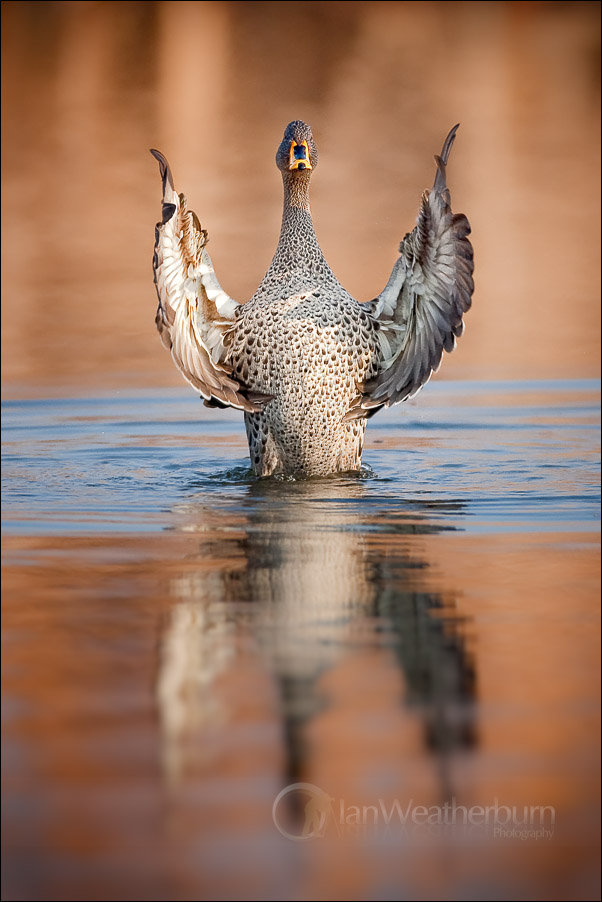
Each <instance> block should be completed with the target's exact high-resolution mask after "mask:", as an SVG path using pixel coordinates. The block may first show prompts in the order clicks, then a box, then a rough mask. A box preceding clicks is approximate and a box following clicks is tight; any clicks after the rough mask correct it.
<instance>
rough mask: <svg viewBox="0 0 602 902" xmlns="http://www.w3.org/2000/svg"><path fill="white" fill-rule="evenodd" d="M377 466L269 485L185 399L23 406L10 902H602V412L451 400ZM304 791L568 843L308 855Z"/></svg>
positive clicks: (7, 446) (572, 396)
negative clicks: (599, 858) (477, 820)
mask: <svg viewBox="0 0 602 902" xmlns="http://www.w3.org/2000/svg"><path fill="white" fill-rule="evenodd" d="M364 462H365V464H366V467H365V470H364V471H363V472H362V473H361V474H360V475H359V476H351V475H346V476H339V477H335V478H332V479H315V480H307V481H299V482H291V481H284V480H276V479H268V480H258V479H255V478H253V477H252V476H250V474H249V470H248V465H247V460H246V442H245V438H244V429H243V426H242V419H241V417H240V416H239V415H238V414H236V413H234V412H229V411H207V410H206V409H205V408H203V406H202V405H201V403H200V401H199V400H198V399H197V398H196V397H195V395H194V393H191V392H189V391H186V390H181V391H180V390H166V391H162V392H157V391H153V392H149V391H146V392H145V391H140V392H136V393H132V392H123V393H113V394H111V395H106V396H104V397H95V398H90V397H81V398H75V397H73V398H66V399H61V400H32V401H7V402H6V404H5V405H3V468H2V476H3V481H4V488H3V499H4V513H3V528H4V537H3V586H4V613H3V616H4V634H3V682H4V706H3V710H4V731H5V754H4V756H3V778H4V785H5V793H4V798H5V803H4V813H3V827H4V837H5V838H4V843H5V851H6V855H5V861H6V865H5V875H4V881H5V887H4V889H5V897H6V898H19V899H33V898H44V899H53V898H54V899H56V898H64V899H71V898H73V899H75V898H86V899H96V898H98V899H101V898H128V899H156V898H166V897H168V898H176V899H194V898H207V899H209V898H218V899H230V898H249V899H251V898H252V899H255V898H257V899H264V898H286V899H294V898H320V899H323V898H349V899H351V898H354V899H355V898H358V899H360V898H361V899H364V898H366V899H389V898H396V899H399V898H425V899H428V898H441V899H443V898H449V899H471V898H475V899H476V898H479V899H480V898H487V899H498V898H499V899H502V898H503V899H510V898H513V899H514V898H516V899H524V898H528V899H561V898H573V899H590V898H595V897H596V894H597V889H596V887H597V876H596V851H595V844H596V839H597V835H598V828H597V811H598V804H597V791H598V790H597V787H598V742H597V725H598V699H599V691H598V677H597V662H598V641H597V629H598V627H597V624H598V607H599V605H598V602H599V580H598V548H599V469H598V467H599V384H598V383H597V382H585V381H582V382H548V383H526V382H524V383H490V384H483V383H479V384H473V383H435V384H433V385H431V386H429V388H428V390H427V391H425V392H424V393H422V394H421V395H420V396H419V397H418V398H417V399H415V400H414V401H412V402H409V403H408V404H406V405H403V406H402V408H395V409H394V410H391V411H387V412H384V413H382V414H380V415H379V416H377V417H375V418H374V419H373V420H372V421H371V422H370V424H369V427H368V433H367V447H366V452H365V457H364ZM293 782H309V783H312V784H315V785H317V786H319V787H320V788H321V789H323V790H324V791H325V792H327V793H328V794H329V795H330V796H331V797H332V798H333V799H334V800H335V805H337V806H338V805H340V804H341V803H342V804H343V805H344V806H347V809H348V808H349V806H362V805H374V804H376V802H377V800H379V799H384V800H385V801H386V802H387V804H389V803H391V802H392V801H393V800H395V799H399V800H400V801H401V802H402V803H407V802H409V801H412V800H413V803H414V804H415V805H424V806H437V805H443V804H445V802H448V803H450V801H451V800H454V799H455V800H456V802H457V804H458V805H465V806H474V805H482V806H486V805H492V804H493V803H494V802H495V800H496V799H497V800H498V801H499V804H504V805H507V806H513V805H515V806H521V809H522V806H525V805H527V806H551V807H552V808H553V809H554V812H555V824H554V830H553V836H552V838H551V839H550V838H546V839H537V840H535V839H531V840H521V839H519V838H514V839H512V838H505V839H504V838H500V837H493V836H492V835H490V834H489V833H487V832H486V831H476V832H474V833H472V834H471V835H470V836H467V835H465V834H461V832H459V831H452V832H451V833H446V834H445V835H442V836H436V837H429V839H428V842H425V841H424V837H420V836H405V837H404V838H403V839H402V838H400V837H399V836H393V837H391V836H388V837H384V836H381V835H378V836H376V835H373V834H369V835H362V836H354V835H352V831H351V830H350V831H349V832H347V833H345V831H343V833H344V835H343V836H341V835H340V832H341V831H340V830H335V829H334V826H336V825H334V822H333V824H332V825H331V827H328V825H327V828H328V829H327V831H326V837H325V838H324V839H317V840H315V841H313V842H308V843H294V842H291V841H289V840H286V839H284V838H283V837H282V836H281V835H280V834H279V833H278V832H277V830H276V829H275V826H274V823H273V821H272V803H273V801H274V798H275V796H276V794H277V793H278V792H279V791H280V790H281V789H282V788H283V787H284V786H285V785H287V784H288V783H293ZM337 810H338V808H337ZM295 814H296V812H295V810H294V806H292V807H291V811H290V812H289V816H290V818H291V823H292V824H295V823H297V821H296V820H295Z"/></svg>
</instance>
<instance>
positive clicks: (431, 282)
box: [152, 121, 473, 476]
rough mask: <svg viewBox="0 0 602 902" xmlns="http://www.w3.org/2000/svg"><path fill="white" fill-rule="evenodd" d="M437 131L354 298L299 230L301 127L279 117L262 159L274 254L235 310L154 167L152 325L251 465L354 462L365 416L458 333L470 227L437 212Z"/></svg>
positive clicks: (431, 363) (165, 171)
mask: <svg viewBox="0 0 602 902" xmlns="http://www.w3.org/2000/svg"><path fill="white" fill-rule="evenodd" d="M456 129H457V126H456V127H455V128H454V129H452V131H451V132H450V134H449V135H448V137H447V139H446V141H445V144H444V145H443V150H442V151H441V156H440V157H435V160H436V163H437V173H436V176H435V183H434V185H433V188H432V190H431V191H430V192H425V194H424V195H423V199H422V205H421V209H420V212H419V216H418V223H417V225H416V227H415V229H414V230H413V231H412V232H411V233H410V234H408V235H406V237H405V238H404V240H403V241H402V243H401V245H400V257H399V259H398V260H397V262H396V264H395V266H394V268H393V272H392V274H391V278H390V279H389V282H388V283H387V286H386V287H385V289H384V290H383V291H382V292H381V294H380V295H379V296H378V297H377V298H375V299H374V300H373V301H369V302H367V303H359V302H358V301H356V300H355V299H354V298H352V297H351V295H350V294H349V293H348V292H347V291H346V290H345V289H344V288H343V287H342V285H340V283H339V282H338V280H337V279H336V277H335V275H334V274H333V272H332V270H331V269H330V267H329V266H328V264H327V263H326V261H325V259H324V256H323V254H322V251H321V249H320V246H319V244H318V241H317V239H316V235H315V232H314V228H313V223H312V219H311V213H310V208H309V182H310V178H311V175H312V172H313V169H315V167H316V165H317V161H318V155H317V150H316V147H315V143H314V140H313V136H312V134H311V130H310V128H309V126H307V125H305V123H303V122H299V121H296V122H291V123H290V125H289V126H288V127H287V129H286V131H285V133H284V138H283V141H282V143H281V145H280V147H279V148H278V153H277V155H276V163H277V165H278V168H279V169H280V170H281V172H282V177H283V182H284V212H283V217H282V228H281V232H280V240H279V242H278V247H277V248H276V253H275V254H274V259H273V260H272V263H271V264H270V267H269V269H268V271H267V273H266V275H265V276H264V278H263V280H262V282H261V284H260V286H259V288H258V289H257V291H256V292H255V294H254V295H253V297H252V298H251V299H250V301H248V302H247V303H246V304H243V305H241V304H238V303H237V302H236V301H234V300H232V298H230V297H228V295H227V294H226V293H225V292H224V291H223V290H222V289H221V287H220V285H219V283H218V281H217V279H216V276H215V273H214V271H213V265H212V263H211V258H210V257H209V254H208V253H207V250H206V248H205V245H206V243H207V233H206V232H205V231H204V230H203V229H201V227H200V224H199V222H198V219H197V217H196V216H195V214H194V213H192V212H189V211H187V208H186V199H185V197H184V195H182V194H180V195H178V194H177V193H176V192H175V190H174V188H173V180H172V176H171V172H170V170H169V166H168V164H167V161H166V160H165V158H164V157H163V156H162V154H159V153H158V151H152V153H153V154H154V156H156V157H157V159H158V160H159V164H160V167H161V175H162V178H163V217H162V222H161V223H158V224H157V228H156V242H155V256H154V271H155V284H156V287H157V293H158V296H159V309H158V312H157V318H156V322H157V327H158V329H159V332H160V333H161V338H162V340H163V342H164V344H165V345H166V346H167V347H168V348H170V349H171V353H172V357H173V359H174V362H175V363H176V365H177V366H178V367H179V369H180V370H181V372H182V373H183V375H184V376H185V378H186V379H187V380H188V381H189V382H190V383H191V384H192V385H193V386H194V387H195V388H197V389H199V391H200V392H201V395H202V397H203V398H204V399H205V403H206V404H208V405H209V406H215V405H217V406H232V407H236V408H239V409H241V410H244V411H245V424H246V429H247V437H248V440H249V451H250V455H251V463H252V466H253V470H254V472H255V473H257V474H258V475H261V476H267V475H270V474H272V473H278V474H283V475H293V476H311V475H327V474H330V473H336V472H342V471H348V470H357V469H359V467H360V464H361V457H362V445H363V439H364V431H365V428H366V420H367V418H368V417H369V416H371V415H372V414H374V413H375V412H376V411H377V410H379V409H380V408H381V407H383V406H389V405H390V404H396V403H398V402H400V401H403V400H405V399H406V398H408V397H412V396H413V395H414V394H416V392H417V391H419V389H420V388H421V387H422V386H423V385H424V384H425V383H426V382H427V381H428V380H429V378H430V376H431V373H432V372H433V371H434V370H436V369H437V368H438V366H439V364H440V362H441V356H442V353H443V351H444V350H445V351H451V350H453V348H454V346H455V341H456V337H457V336H459V335H461V333H462V328H463V322H462V316H463V314H464V312H465V311H466V310H467V309H468V308H469V307H470V302H471V295H472V291H473V282H472V269H473V263H472V247H471V245H470V242H469V241H468V237H467V236H468V234H469V233H470V226H469V224H468V220H467V219H466V217H465V216H463V215H460V216H455V215H453V214H452V212H451V207H450V197H449V191H448V189H447V185H446V180H445V167H446V163H447V160H448V156H449V152H450V150H451V146H452V143H453V140H454V137H455V133H456Z"/></svg>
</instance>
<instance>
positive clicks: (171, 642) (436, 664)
mask: <svg viewBox="0 0 602 902" xmlns="http://www.w3.org/2000/svg"><path fill="white" fill-rule="evenodd" d="M460 508H461V503H459V502H458V503H453V502H451V503H450V502H447V503H446V504H441V505H437V504H435V503H433V502H429V503H428V504H419V503H416V502H404V501H401V500H399V498H396V497H395V496H388V495H387V494H386V491H385V492H383V491H381V492H380V493H379V491H378V490H377V491H375V486H374V483H373V482H372V481H370V482H369V483H367V481H366V480H363V479H361V478H356V477H342V478H340V479H336V480H315V481H306V482H297V483H286V482H279V481H276V480H273V481H272V480H262V481H257V482H254V483H252V484H250V485H248V486H245V487H244V490H243V491H241V493H240V494H239V495H238V497H236V499H235V500H234V501H232V500H228V499H225V498H223V497H220V496H219V495H217V494H212V495H207V494H204V495H203V496H200V497H199V498H198V499H193V500H191V501H190V502H188V503H187V504H186V505H183V506H181V507H180V509H179V510H178V511H177V516H178V517H179V518H180V520H181V522H182V528H183V529H185V530H187V531H192V532H195V533H197V534H198V536H199V548H198V558H197V559H195V560H194V561H187V562H186V573H183V574H182V575H181V576H179V577H178V578H177V579H174V580H172V582H171V583H170V587H169V591H170V595H171V596H172V598H173V600H174V602H175V603H174V604H173V606H172V607H171V609H170V612H169V615H168V618H167V622H166V625H165V629H164V632H163V636H162V641H161V652H160V667H159V674H158V683H157V700H158V708H159V716H160V721H161V726H162V739H163V754H164V765H165V769H166V774H167V776H168V778H169V780H170V781H171V782H174V781H176V782H177V781H178V780H179V779H180V778H182V777H188V776H189V775H190V774H191V773H192V772H194V770H195V769H196V768H197V767H198V766H199V762H200V760H201V759H202V751H201V750H202V749H203V748H204V747H205V743H203V741H202V733H203V730H206V729H207V727H208V726H211V727H212V728H215V727H216V726H217V727H218V728H219V725H220V723H222V722H223V721H224V720H227V718H228V716H229V714H228V711H227V710H225V709H226V708H227V703H225V702H224V701H223V700H222V701H220V700H219V699H218V696H217V695H216V693H215V691H214V687H215V686H216V684H217V683H218V682H219V681H220V679H222V678H223V677H224V676H225V675H227V674H228V673H231V672H233V671H234V670H235V669H236V668H237V667H240V666H241V662H242V661H243V659H244V658H245V656H248V654H249V648H252V649H253V653H254V654H256V656H257V657H258V658H259V659H260V660H261V661H262V663H263V666H264V668H265V670H266V672H267V675H268V676H269V678H270V679H271V681H272V685H276V686H277V689H278V695H279V700H280V709H281V717H282V727H283V732H284V736H285V747H286V766H285V770H286V774H285V775H284V776H285V779H286V782H288V783H293V782H298V781H300V780H303V779H304V775H305V774H306V769H305V768H306V764H307V760H308V755H309V754H310V750H309V749H308V734H309V733H311V725H312V722H315V721H316V718H319V716H320V715H321V714H323V713H324V712H325V710H327V709H328V708H329V706H330V707H332V706H333V705H335V706H336V704H337V702H336V693H335V696H332V693H330V694H329V692H328V679H329V675H332V674H333V673H334V672H335V671H336V670H337V668H340V667H343V668H344V666H345V664H346V662H347V661H351V660H353V656H354V655H357V654H358V652H359V653H362V652H366V651H374V652H377V653H378V654H379V655H382V654H384V655H385V656H389V657H390V658H391V660H392V661H394V662H396V665H395V667H394V668H392V671H391V672H393V671H396V673H397V676H396V677H394V678H391V680H392V682H395V681H396V680H397V677H398V678H399V681H398V685H397V689H396V690H395V691H394V692H393V696H392V697H394V699H395V700H394V704H396V705H397V704H398V701H399V700H402V702H403V705H404V706H405V708H406V709H409V710H410V711H413V712H414V713H415V714H416V713H417V715H418V720H419V722H420V724H421V727H420V732H421V733H422V740H421V745H422V749H423V752H424V749H425V747H426V748H428V749H430V750H431V751H433V752H434V753H435V754H436V757H437V761H438V763H439V768H438V775H439V780H438V782H439V785H438V790H437V795H438V796H439V797H440V798H449V797H450V796H451V795H452V793H453V787H452V786H451V785H450V780H449V775H448V768H447V766H446V765H447V761H448V759H449V757H450V756H451V755H452V754H453V753H454V752H456V751H457V750H459V749H462V748H466V747H469V746H470V745H471V744H473V743H474V741H475V723H474V696H475V674H474V669H473V661H472V656H471V654H470V651H469V648H468V646H467V628H466V627H467V624H466V623H465V622H463V621H462V620H461V619H460V618H458V616H457V614H456V611H455V605H454V601H453V599H452V598H449V597H446V598H445V599H444V598H443V597H441V596H440V595H437V594H436V593H433V592H432V591H427V590H426V588H425V576H426V574H427V573H428V568H429V564H428V560H425V559H423V558H422V557H420V556H419V554H417V548H419V546H417V537H418V540H419V537H420V536H421V535H424V534H429V533H436V532H439V531H440V530H442V529H446V528H447V529H449V528H450V527H449V526H448V525H447V523H446V518H449V514H450V513H452V514H453V513H454V511H457V510H459V509H460ZM419 550H420V549H419ZM422 551H423V552H424V548H422ZM362 673H364V671H362ZM370 674H371V671H370V667H367V668H366V670H365V677H364V683H365V681H369V680H370V678H371V677H370ZM357 675H359V671H356V676H357ZM325 686H326V689H325V688H324V687H325ZM251 691H253V690H252V687H251V686H249V692H251ZM385 694H386V693H385ZM333 699H334V701H333ZM241 754H242V752H241ZM375 766H376V767H377V766H378V762H375Z"/></svg>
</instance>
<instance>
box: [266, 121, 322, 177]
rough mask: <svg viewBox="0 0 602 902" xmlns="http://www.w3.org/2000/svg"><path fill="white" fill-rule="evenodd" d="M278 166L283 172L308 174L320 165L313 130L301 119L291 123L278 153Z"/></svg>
mask: <svg viewBox="0 0 602 902" xmlns="http://www.w3.org/2000/svg"><path fill="white" fill-rule="evenodd" d="M276 165H277V166H278V169H279V170H280V171H281V172H298V173H301V172H308V171H311V170H312V169H315V168H316V166H317V165H318V148H317V147H316V142H315V141H314V136H313V135H312V133H311V128H310V127H309V125H307V124H306V123H305V122H302V121H301V120H300V119H295V121H294V122H289V124H288V125H287V126H286V129H285V131H284V138H283V139H282V142H281V144H280V147H279V148H278V152H277V153H276Z"/></svg>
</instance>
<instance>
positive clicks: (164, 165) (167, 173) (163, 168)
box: [149, 147, 175, 196]
mask: <svg viewBox="0 0 602 902" xmlns="http://www.w3.org/2000/svg"><path fill="white" fill-rule="evenodd" d="M149 151H150V153H151V154H152V156H153V157H154V158H155V160H156V161H157V162H158V164H159V171H160V173H161V180H162V181H163V196H165V189H166V187H167V185H169V187H170V188H171V190H172V191H175V188H174V185H173V176H172V174H171V169H170V166H169V163H168V162H167V157H166V156H165V155H164V154H162V153H161V151H160V150H156V149H155V148H154V147H151V148H149Z"/></svg>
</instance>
